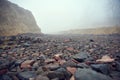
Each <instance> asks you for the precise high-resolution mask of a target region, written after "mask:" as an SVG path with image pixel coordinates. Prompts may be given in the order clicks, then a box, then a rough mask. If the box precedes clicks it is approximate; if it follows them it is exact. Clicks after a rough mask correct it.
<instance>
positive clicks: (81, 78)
mask: <svg viewBox="0 0 120 80" xmlns="http://www.w3.org/2000/svg"><path fill="white" fill-rule="evenodd" d="M74 76H75V80H112V79H111V78H110V77H108V76H106V75H103V74H101V73H97V72H95V71H93V70H91V69H80V68H79V69H78V70H77V71H76V72H75V74H74Z"/></svg>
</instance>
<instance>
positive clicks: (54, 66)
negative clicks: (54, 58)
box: [44, 63, 60, 71]
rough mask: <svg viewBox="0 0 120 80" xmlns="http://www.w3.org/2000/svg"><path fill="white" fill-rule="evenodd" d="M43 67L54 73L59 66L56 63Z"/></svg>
mask: <svg viewBox="0 0 120 80" xmlns="http://www.w3.org/2000/svg"><path fill="white" fill-rule="evenodd" d="M44 67H46V68H47V69H49V70H50V71H55V70H57V69H59V68H60V66H59V64H57V63H56V64H48V65H45V66H44Z"/></svg>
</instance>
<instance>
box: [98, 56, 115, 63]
mask: <svg viewBox="0 0 120 80" xmlns="http://www.w3.org/2000/svg"><path fill="white" fill-rule="evenodd" d="M113 61H114V59H112V58H110V57H109V56H108V55H104V56H102V58H101V59H98V60H96V62H113Z"/></svg>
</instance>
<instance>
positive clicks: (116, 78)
mask: <svg viewBox="0 0 120 80" xmlns="http://www.w3.org/2000/svg"><path fill="white" fill-rule="evenodd" d="M110 76H111V77H112V78H113V80H120V72H117V71H112V72H111V74H110Z"/></svg>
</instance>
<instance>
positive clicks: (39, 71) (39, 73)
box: [36, 67, 45, 75]
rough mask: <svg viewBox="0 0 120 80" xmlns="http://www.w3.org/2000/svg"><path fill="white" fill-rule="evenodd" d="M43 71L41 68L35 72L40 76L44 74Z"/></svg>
mask: <svg viewBox="0 0 120 80" xmlns="http://www.w3.org/2000/svg"><path fill="white" fill-rule="evenodd" d="M44 72H45V71H44V70H43V68H42V67H39V68H38V69H37V71H36V73H37V75H41V74H42V73H44Z"/></svg>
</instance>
